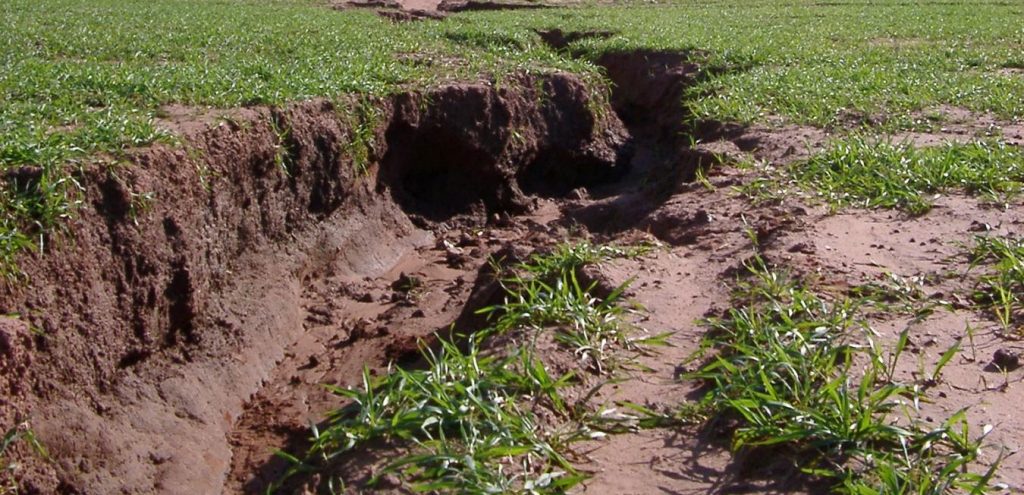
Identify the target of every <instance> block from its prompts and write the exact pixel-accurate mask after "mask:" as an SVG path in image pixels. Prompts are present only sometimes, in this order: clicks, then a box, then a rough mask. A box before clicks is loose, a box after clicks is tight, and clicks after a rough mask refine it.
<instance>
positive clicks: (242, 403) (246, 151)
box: [0, 53, 712, 493]
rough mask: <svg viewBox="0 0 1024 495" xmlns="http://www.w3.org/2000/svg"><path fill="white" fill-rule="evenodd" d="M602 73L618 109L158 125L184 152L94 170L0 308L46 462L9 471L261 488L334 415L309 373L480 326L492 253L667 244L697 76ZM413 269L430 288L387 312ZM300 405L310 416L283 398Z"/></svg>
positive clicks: (559, 78)
mask: <svg viewBox="0 0 1024 495" xmlns="http://www.w3.org/2000/svg"><path fill="white" fill-rule="evenodd" d="M600 63H601V64H602V65H604V66H605V67H606V68H607V72H608V75H609V78H610V80H611V83H612V87H613V88H614V89H613V90H612V91H611V98H610V101H609V99H608V98H607V97H606V96H605V95H606V94H607V91H606V88H603V87H590V86H588V85H586V84H584V83H583V82H582V81H581V80H580V79H578V78H576V77H575V76H572V75H568V74H553V75H546V76H521V77H518V78H516V79H514V80H513V81H511V82H509V83H508V84H503V85H502V87H501V88H500V89H499V88H495V87H494V86H492V85H490V84H486V83H475V84H453V85H448V86H445V87H442V88H438V89H434V90H430V91H427V92H411V93H405V94H399V95H396V96H394V97H390V98H385V99H376V100H367V99H358V98H352V99H349V100H347V101H345V102H342V103H337V102H330V101H322V100H321V101H307V102H302V103H296V104H292V105H288V106H286V107H284V108H273V109H268V108H248V109H241V110H236V111H232V112H231V115H230V117H225V118H210V116H209V115H207V116H205V117H206V118H205V120H203V118H201V117H203V116H194V117H195V118H193V119H191V120H189V119H187V118H186V119H184V121H175V122H168V123H167V125H169V126H173V127H174V128H175V129H176V130H177V131H178V132H179V133H180V134H181V135H182V137H183V143H184V144H183V145H180V146H164V145H156V146H153V147H150V148H146V149H142V150H137V151H135V152H132V153H131V156H130V159H131V161H132V162H133V165H132V166H127V167H118V168H116V169H114V168H108V167H106V166H100V165H95V166H87V167H85V168H84V169H83V171H82V172H81V175H80V176H79V177H78V180H79V181H80V182H81V183H82V185H83V187H84V188H85V193H84V197H83V202H82V207H81V208H80V209H79V211H78V214H77V216H76V218H75V219H74V220H73V221H72V222H71V225H70V227H69V230H68V234H67V235H65V236H63V237H62V239H59V240H55V243H53V244H52V245H51V248H50V249H49V252H48V253H47V254H46V255H44V256H37V257H31V258H26V259H24V260H22V265H23V267H24V270H25V272H26V274H27V276H28V277H29V280H30V282H29V283H27V284H21V285H14V286H9V287H5V288H4V289H3V292H2V295H0V301H2V304H0V306H2V307H0V310H2V312H3V313H5V314H18V315H20V318H4V319H2V320H0V370H2V375H0V387H2V388H0V390H2V392H0V394H2V397H3V402H2V403H0V422H2V424H5V425H10V424H14V423H15V422H16V421H21V420H26V419H27V420H28V421H29V422H30V423H31V425H32V427H33V429H34V430H35V431H36V433H37V434H38V436H39V437H40V439H41V441H42V442H43V444H45V445H46V447H47V448H48V449H49V452H50V455H51V457H52V461H51V462H41V461H39V460H38V459H35V458H33V457H32V456H26V458H25V463H26V464H25V467H24V468H23V471H22V473H23V475H24V476H23V488H24V489H25V491H26V492H27V493H52V492H62V493H153V492H160V493H217V492H221V491H229V492H235V491H258V490H260V489H261V487H262V484H263V483H265V482H266V481H268V480H269V479H271V478H273V477H274V476H276V474H277V470H278V469H279V466H278V465H277V464H276V461H275V460H274V458H273V457H272V456H271V455H270V454H269V452H270V450H271V449H273V448H276V447H285V446H286V445H284V444H286V443H287V442H294V441H297V440H296V439H301V438H302V437H304V436H306V430H305V428H306V427H307V426H308V422H307V421H308V420H309V419H310V418H315V417H316V416H318V415H320V414H322V413H323V409H322V408H324V407H327V405H325V403H322V402H317V401H322V399H323V397H322V395H323V394H322V393H320V396H319V398H318V396H317V395H316V394H317V393H319V392H315V390H318V389H317V387H316V384H315V383H312V384H310V383H306V384H302V383H301V382H303V380H305V379H310V380H312V379H313V378H312V377H311V375H309V373H312V372H313V371H316V370H321V375H318V376H317V377H316V378H318V379H323V380H326V381H332V380H333V381H343V380H341V379H337V378H329V377H324V376H323V375H322V373H323V370H324V369H328V370H330V372H331V373H334V374H338V373H341V372H342V371H345V370H349V371H353V372H356V371H358V369H359V368H361V367H362V365H363V364H364V363H365V364H369V365H372V366H380V365H383V364H386V363H387V362H388V361H390V360H395V359H399V360H400V359H402V358H403V356H407V355H409V353H410V352H411V351H413V350H415V342H416V338H417V337H421V336H424V335H429V334H430V333H432V332H434V331H435V330H438V329H444V328H448V327H449V325H451V324H452V323H453V322H454V323H456V325H457V326H471V325H473V324H475V322H474V321H473V318H472V316H473V315H472V309H473V308H474V307H478V306H477V305H478V304H481V302H482V301H484V300H486V299H487V298H488V297H491V296H490V295H489V294H488V293H487V290H491V291H493V290H494V288H493V287H491V288H490V289H488V288H487V287H486V285H487V284H484V283H480V284H476V280H477V272H478V269H479V268H480V267H481V266H482V265H483V264H484V263H485V261H486V258H487V256H488V255H489V254H490V253H492V252H494V251H496V250H498V249H501V248H502V247H503V246H510V245H519V246H531V245H546V244H548V243H551V242H553V241H555V240H557V239H556V238H557V236H558V235H560V234H559V233H560V232H565V229H566V228H567V227H568V226H571V225H583V226H585V227H587V228H588V229H590V230H591V231H592V232H595V233H600V232H614V231H618V230H622V229H626V228H634V227H639V228H645V229H651V230H656V231H657V230H658V229H659V228H661V232H662V233H663V234H665V235H666V236H667V237H669V238H671V237H672V236H673V235H674V234H673V232H675V231H676V230H678V226H677V225H665V226H660V225H659V224H658V220H657V219H653V220H652V219H648V218H646V215H645V212H649V211H651V210H653V208H654V207H655V206H656V205H657V204H658V203H659V201H663V200H664V199H665V198H667V197H668V195H670V194H671V193H672V192H673V190H674V189H675V188H676V187H677V186H678V185H679V184H680V183H683V182H687V181H689V180H692V178H693V176H694V170H695V169H696V167H698V166H700V165H702V164H707V163H710V162H709V160H711V159H712V157H711V155H710V154H707V153H700V152H697V151H694V150H689V149H687V148H685V146H684V145H683V144H682V143H684V142H687V143H688V142H689V141H687V140H685V139H683V136H682V134H681V133H682V131H684V130H683V129H680V128H679V125H678V123H679V122H681V121H682V119H681V118H680V117H681V113H680V112H682V107H681V106H680V101H681V91H682V90H683V89H684V88H685V86H686V85H687V84H689V83H690V82H691V81H692V78H693V77H696V76H697V74H698V70H697V67H696V66H695V65H693V64H690V63H688V62H687V61H686V59H685V56H682V55H673V54H661V53H632V54H619V55H609V56H606V57H605V58H603V59H602V60H601V61H600ZM651 179H656V180H651ZM645 222H646V224H645ZM470 233H472V234H470ZM671 240H678V239H671ZM407 270H408V272H409V273H413V272H417V273H420V274H421V275H420V276H417V277H409V276H408V275H406V274H405V273H404V272H406V271H407ZM422 273H428V274H430V276H429V277H427V282H426V283H428V284H435V285H437V288H439V289H442V290H437V291H434V292H431V294H440V295H438V296H437V297H436V298H434V299H430V298H426V300H423V299H421V300H416V301H412V300H410V298H406V297H404V296H403V292H407V291H408V288H407V287H406V288H405V289H403V286H402V284H401V277H405V279H404V280H405V281H406V282H407V284H406V285H409V284H410V283H412V282H416V283H419V280H420V279H421V278H422ZM467 308H468V309H467ZM306 344H308V345H312V346H314V347H315V348H316V349H318V350H319V351H317V352H320V354H317V352H312V351H309V350H303V348H302V346H303V345H306ZM324 349H327V350H328V351H329V352H327V354H324V352H321V351H323V350H324ZM317 356H320V357H317ZM324 356H326V357H324ZM297 359H299V360H301V361H302V362H296V360H297ZM339 370H340V371H339ZM303 372H306V374H305V375H304V374H303ZM343 378H344V377H343ZM348 378H353V379H354V378H355V375H353V376H351V377H348ZM289 394H291V395H289ZM295 394H300V395H301V394H306V395H303V396H302V397H299V400H302V401H304V402H303V404H304V406H303V408H300V409H302V410H298V409H296V410H290V409H288V408H287V407H286V406H284V405H282V404H283V400H280V397H284V398H289V399H290V398H293V397H295ZM275 397H278V398H279V399H278V400H275ZM271 407H272V408H276V409H274V410H271V411H268V410H267V408H271ZM317 408H321V409H317ZM293 409H294V408H293ZM275 442H276V444H275ZM254 476H255V478H254Z"/></svg>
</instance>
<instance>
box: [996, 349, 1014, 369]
mask: <svg viewBox="0 0 1024 495" xmlns="http://www.w3.org/2000/svg"><path fill="white" fill-rule="evenodd" d="M992 364H993V365H994V366H995V367H996V368H998V369H1000V370H1003V371H1013V370H1015V369H1017V368H1020V354H1018V353H1016V352H1013V351H1010V350H1007V349H1004V348H1000V349H998V350H997V351H996V352H995V354H993V355H992Z"/></svg>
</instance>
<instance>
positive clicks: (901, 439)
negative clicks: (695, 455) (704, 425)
mask: <svg viewBox="0 0 1024 495" xmlns="http://www.w3.org/2000/svg"><path fill="white" fill-rule="evenodd" d="M748 268H749V270H750V274H751V279H752V281H748V282H744V283H742V284H741V285H740V287H739V291H738V293H737V306H736V307H734V308H732V309H730V310H729V312H728V314H727V315H726V316H725V317H723V318H720V319H712V320H709V321H708V326H709V332H708V334H707V337H706V338H705V341H704V343H703V347H704V349H705V351H703V352H706V353H707V352H710V351H712V350H713V353H711V354H710V356H709V359H708V360H707V361H706V362H705V364H704V365H702V366H701V367H700V368H699V369H698V370H697V371H696V372H693V373H691V374H689V375H688V378H690V379H695V380H701V381H703V382H704V383H706V384H707V385H708V388H707V392H706V394H705V396H704V398H703V400H702V404H703V405H704V406H705V407H706V408H707V409H708V410H710V411H713V414H712V417H713V418H723V417H724V418H732V419H733V420H735V421H736V425H737V426H736V427H735V429H734V431H733V441H732V447H733V449H734V450H737V451H740V450H742V451H748V452H749V451H763V452H772V453H774V454H776V455H779V454H781V455H785V456H787V457H789V458H791V459H793V460H794V462H795V463H796V464H797V465H798V466H799V467H800V469H801V470H803V471H804V472H805V473H807V474H809V475H813V476H817V477H820V478H823V479H827V480H831V481H832V483H833V491H834V492H836V493H851V494H869V493H922V494H923V493H928V494H947V493H958V490H966V491H970V492H972V493H981V492H984V491H985V490H986V488H987V485H988V482H989V480H990V478H991V476H992V473H993V472H994V471H991V472H988V473H980V474H979V473H974V472H972V471H970V470H969V468H970V467H971V466H972V465H973V464H974V463H975V462H976V461H977V459H978V455H979V452H980V446H981V441H982V439H983V438H984V436H985V434H987V431H986V432H984V433H983V434H981V435H976V436H972V435H971V433H970V431H969V429H968V427H967V424H968V423H967V420H966V416H965V413H964V412H963V411H960V412H958V413H956V414H954V415H953V416H952V417H951V418H950V419H948V420H947V421H945V422H944V423H942V424H941V425H939V426H927V425H924V424H921V423H919V422H918V420H917V419H916V417H915V415H914V411H913V406H912V405H913V404H916V402H917V401H918V400H923V397H921V396H920V394H921V393H923V392H922V387H921V386H919V385H920V384H912V383H900V382H898V381H896V380H895V366H896V364H897V362H898V361H899V359H900V356H901V355H902V352H903V350H904V348H905V346H906V342H907V335H908V334H907V332H904V333H903V334H902V335H901V338H900V340H899V342H898V343H897V344H896V346H895V348H894V349H893V350H892V351H891V352H890V353H888V354H887V353H884V352H883V351H882V350H881V349H880V348H879V347H878V346H877V345H876V344H875V343H874V341H873V339H872V337H871V334H870V332H864V333H863V336H864V339H866V342H867V343H866V344H865V343H863V340H862V341H860V342H858V341H857V340H854V339H853V336H855V335H857V333H858V332H855V330H857V329H858V328H861V327H862V324H861V323H860V321H859V320H858V316H857V308H858V302H857V301H854V300H837V301H831V302H830V301H827V300H825V299H822V298H820V297H819V296H817V295H815V294H814V293H812V292H810V291H809V290H807V289H805V288H803V287H801V286H800V285H799V284H797V283H796V282H794V281H792V280H790V279H788V278H787V277H786V276H785V275H784V274H781V273H779V272H776V271H772V270H770V269H768V268H767V267H766V266H765V265H764V263H763V262H761V261H760V259H759V258H758V259H757V260H756V261H754V262H753V263H751V264H750V265H749V266H748ZM955 352H956V348H953V350H951V351H948V352H947V355H944V356H943V358H942V362H940V365H939V366H938V367H937V369H936V370H935V371H934V372H933V374H932V376H933V379H935V380H937V379H939V376H940V373H941V368H942V365H944V364H945V363H946V362H948V361H949V359H951V358H952V355H953V354H954V353H955Z"/></svg>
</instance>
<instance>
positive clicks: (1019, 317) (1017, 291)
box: [970, 236, 1024, 334]
mask: <svg viewBox="0 0 1024 495" xmlns="http://www.w3.org/2000/svg"><path fill="white" fill-rule="evenodd" d="M970 256H971V268H972V269H973V268H976V267H978V266H984V267H985V269H986V271H985V272H984V273H983V274H982V275H981V277H980V280H979V282H978V288H977V289H976V290H975V292H974V299H975V301H977V302H978V303H979V304H982V305H983V306H985V307H987V308H990V309H991V310H992V312H993V314H994V315H995V316H996V318H997V319H998V320H999V322H1000V323H1001V324H1002V325H1003V328H1004V329H1006V330H1008V331H1009V330H1013V331H1014V332H1015V333H1018V334H1020V333H1021V329H1022V328H1024V327H1022V326H1021V322H1022V321H1024V239H1014V238H1001V237H985V236H977V237H975V238H974V247H973V248H972V250H971V254H970ZM1014 329H1015V330H1014Z"/></svg>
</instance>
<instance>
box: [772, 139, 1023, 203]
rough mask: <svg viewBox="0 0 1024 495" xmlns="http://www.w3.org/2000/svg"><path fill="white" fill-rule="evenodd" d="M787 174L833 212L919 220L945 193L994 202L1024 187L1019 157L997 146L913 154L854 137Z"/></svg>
mask: <svg viewBox="0 0 1024 495" xmlns="http://www.w3.org/2000/svg"><path fill="white" fill-rule="evenodd" d="M787 172H788V174H787V175H789V177H790V179H791V180H793V181H794V182H795V183H796V184H797V185H798V186H800V187H801V188H802V189H805V190H808V191H811V192H813V193H815V194H817V195H819V196H821V197H823V198H824V199H825V200H826V201H827V202H828V203H829V204H830V205H832V206H833V207H836V208H838V207H842V206H857V207H864V208H896V209H901V210H904V211H906V212H908V213H911V214H921V213H925V212H927V211H928V210H929V209H930V208H931V206H932V203H933V201H934V199H935V197H936V195H939V194H943V193H946V192H950V191H966V192H968V193H971V194H976V195H980V196H982V197H983V198H987V199H990V200H994V201H1006V200H1007V199H1008V198H1010V197H1012V196H1014V195H1016V194H1018V193H1019V192H1020V191H1021V187H1022V183H1024V152H1022V151H1021V149H1020V148H1018V147H1016V146H1011V145H1007V144H1006V143H1003V142H1001V141H975V142H972V143H948V144H945V145H943V146H936V147H925V148H917V147H914V146H913V145H911V144H909V143H894V142H892V141H888V140H877V139H871V138H867V137H864V136H860V135H856V136H851V137H848V138H844V139H839V140H836V141H835V142H833V143H832V144H830V145H829V146H828V147H827V148H826V149H825V150H823V151H821V152H820V153H818V154H816V155H814V156H813V157H811V158H810V159H809V160H808V161H806V162H801V163H797V164H794V165H792V166H790V167H789V168H788V169H787Z"/></svg>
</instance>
